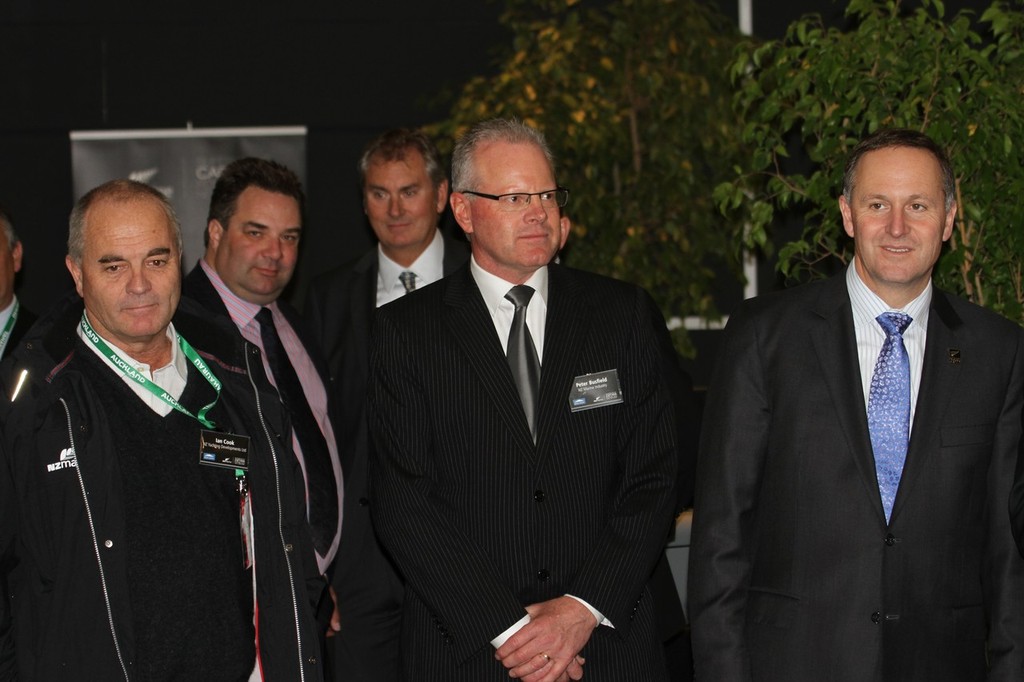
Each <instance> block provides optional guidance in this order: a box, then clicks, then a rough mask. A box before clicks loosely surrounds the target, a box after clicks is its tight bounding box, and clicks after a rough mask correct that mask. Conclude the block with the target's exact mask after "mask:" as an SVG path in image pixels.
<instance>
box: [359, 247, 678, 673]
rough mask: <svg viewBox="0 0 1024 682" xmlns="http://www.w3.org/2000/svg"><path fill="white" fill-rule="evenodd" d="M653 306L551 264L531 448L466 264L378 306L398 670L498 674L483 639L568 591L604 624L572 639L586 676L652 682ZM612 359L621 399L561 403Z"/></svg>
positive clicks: (662, 512)
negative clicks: (583, 406) (400, 586)
mask: <svg viewBox="0 0 1024 682" xmlns="http://www.w3.org/2000/svg"><path fill="white" fill-rule="evenodd" d="M654 310H655V309H654V306H653V304H652V303H651V301H650V298H649V297H648V296H647V294H646V293H645V292H643V291H642V290H640V289H638V288H636V287H633V286H631V285H627V284H624V283H622V282H617V281H615V280H611V279H607V278H604V277H600V276H598V275H592V274H589V273H584V272H580V271H576V270H570V269H567V268H562V267H559V266H557V265H552V266H550V267H549V296H548V312H547V323H546V325H547V328H546V333H545V342H544V343H545V345H544V353H543V361H542V368H541V386H540V397H539V407H538V441H537V444H536V445H535V444H534V442H533V439H532V437H531V435H530V430H529V427H528V426H527V422H526V418H525V416H524V414H523V409H522V404H521V403H520V400H519V395H518V393H517V391H516V388H515V385H514V383H513V380H512V375H511V372H510V370H509V367H508V363H507V360H506V358H505V354H504V352H503V351H502V346H501V343H500V341H499V339H498V337H497V335H496V334H495V332H494V325H493V322H492V321H491V317H490V314H489V313H488V311H487V310H486V308H485V306H484V302H483V298H482V297H481V295H480V292H479V289H478V288H477V286H476V282H475V280H474V279H473V277H472V275H471V274H470V271H469V268H468V267H465V268H462V269H461V270H459V271H458V272H456V273H455V274H453V275H452V276H451V277H448V278H446V279H444V280H442V281H441V282H439V283H437V284H434V285H432V286H429V287H426V288H424V289H423V290H422V291H417V292H414V293H412V294H410V295H408V296H405V297H404V298H402V299H401V300H399V301H396V302H394V303H391V304H388V305H386V306H384V307H382V308H381V309H379V310H378V311H377V319H376V324H375V326H374V339H373V346H372V349H373V350H372V355H371V361H370V366H371V382H370V392H369V397H370V400H369V414H370V428H371V431H372V433H373V435H374V438H375V442H376V450H375V453H374V459H373V460H372V462H371V474H372V483H373V489H374V493H375V496H376V497H375V499H376V502H375V504H374V507H373V512H374V521H375V523H376V524H377V530H378V533H379V535H380V537H381V540H382V541H383V542H384V544H385V546H386V547H387V548H388V549H389V550H390V551H391V553H392V555H393V556H394V557H395V560H396V562H397V564H398V567H399V569H400V570H401V571H402V573H403V574H404V576H405V578H406V580H407V590H406V601H405V613H404V616H403V618H404V621H403V637H402V659H403V670H404V672H405V675H406V677H407V678H408V679H415V680H426V681H429V680H438V681H440V680H444V681H445V682H452V681H455V682H457V681H459V680H465V681H466V682H470V681H471V682H480V681H481V680H507V679H508V673H507V672H506V671H505V669H504V668H503V666H502V665H501V664H500V663H499V662H497V661H496V660H495V658H494V650H493V648H492V646H491V645H490V640H491V639H493V638H494V637H497V636H498V635H499V634H500V633H501V632H503V631H504V630H505V629H507V628H508V627H509V626H511V625H512V624H513V623H515V622H516V621H518V620H519V619H520V618H521V617H522V616H523V615H524V614H525V611H524V606H525V605H528V604H531V603H536V602H540V601H545V600H548V599H552V598H555V597H559V596H561V595H563V594H572V595H574V596H576V597H579V598H581V599H583V600H585V601H587V602H588V603H590V604H591V605H593V606H594V608H596V609H597V610H598V611H600V612H601V613H603V614H604V615H605V616H606V617H607V618H608V619H609V620H610V621H611V622H612V623H613V624H614V626H615V627H614V629H612V628H609V627H606V626H601V627H598V628H597V629H596V630H595V631H594V633H593V635H592V637H591V638H590V641H589V642H588V644H587V646H586V647H584V649H583V652H582V655H583V656H584V657H586V659H587V663H586V674H587V675H588V676H593V679H594V680H651V681H655V680H662V679H664V677H665V669H664V660H663V658H662V654H661V650H660V643H659V641H658V639H657V636H656V633H655V631H654V623H653V614H652V605H651V600H650V596H649V594H648V592H647V589H646V587H645V583H646V581H647V578H648V576H649V574H650V571H651V568H652V566H653V565H654V562H655V560H656V559H657V557H658V555H659V554H660V553H661V551H662V549H663V547H664V542H665V536H666V531H667V528H668V524H669V523H670V522H671V518H672V505H673V502H674V499H673V496H674V486H675V473H676V454H675V450H674V442H673V429H674V425H673V423H672V408H671V405H670V401H669V397H668V393H667V390H666V388H665V386H664V383H663V381H662V376H661V370H660V367H661V364H660V363H661V357H660V355H659V353H658V349H657V343H656V342H655V340H654V331H653V330H654V329H655V321H654V320H652V319H651V316H652V314H653V313H652V311H654ZM425 340H429V342H427V341H425ZM612 369H615V370H617V371H618V378H619V380H620V382H621V387H622V392H623V395H624V396H625V400H624V402H623V403H622V404H618V405H608V406H605V407H599V408H595V409H590V410H585V411H581V412H576V413H573V412H571V411H570V404H569V398H570V391H571V390H572V387H573V380H574V379H575V378H577V377H580V376H583V375H587V374H591V373H594V372H601V371H607V370H612Z"/></svg>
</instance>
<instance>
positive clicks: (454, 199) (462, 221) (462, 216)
mask: <svg viewBox="0 0 1024 682" xmlns="http://www.w3.org/2000/svg"><path fill="white" fill-rule="evenodd" d="M449 202H450V203H451V205H452V215H453V216H455V222H457V223H458V224H459V227H461V228H462V231H463V232H465V233H466V235H467V236H468V235H471V234H473V207H472V206H471V205H470V201H469V199H467V198H466V195H465V194H462V193H461V192H452V196H451V198H450V199H449Z"/></svg>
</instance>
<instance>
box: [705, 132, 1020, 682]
mask: <svg viewBox="0 0 1024 682" xmlns="http://www.w3.org/2000/svg"><path fill="white" fill-rule="evenodd" d="M839 208H840V211H841V213H842V218H843V225H844V227H845V229H846V232H847V234H848V235H849V236H850V237H852V238H853V239H854V258H853V263H851V264H850V265H849V266H848V267H847V268H846V271H845V272H844V273H843V274H842V275H840V276H838V277H834V278H832V279H830V280H826V281H823V282H817V283H814V284H809V285H806V286H802V287H797V288H795V289H791V290H789V291H784V292H780V293H773V294H768V295H766V296H761V297H759V298H757V299H754V300H752V301H748V302H746V303H744V304H743V306H742V307H741V308H740V310H739V311H738V312H737V313H736V314H735V315H733V316H732V318H731V319H730V321H729V324H728V327H727V329H726V331H725V338H724V341H723V345H722V348H721V351H720V354H721V355H720V359H719V362H718V365H717V367H716V370H715V373H714V374H713V376H712V381H711V384H710V390H709V393H708V399H707V405H706V408H705V419H704V429H703V432H702V434H701V448H700V459H699V464H698V470H697V497H696V503H695V505H694V524H693V544H692V547H691V555H690V557H691V559H690V591H689V595H690V598H689V605H690V608H691V613H690V615H691V619H690V622H691V626H692V633H693V651H694V658H695V662H696V679H699V680H729V681H730V682H745V681H756V682H782V681H783V680H784V681H786V682H828V681H829V680H836V681H840V680H842V681H845V680H857V681H858V682H882V681H885V682H936V681H937V680H942V681H945V680H949V681H951V682H952V681H956V682H969V681H971V680H974V681H978V682H980V681H981V680H989V681H990V682H991V681H993V680H1005V681H1007V682H1009V681H1010V680H1020V679H1022V675H1024V672H1022V671H1024V561H1022V559H1021V557H1020V556H1019V555H1018V554H1017V551H1016V549H1015V548H1014V543H1013V537H1012V536H1011V533H1010V526H1009V514H1008V513H1007V501H1008V499H1009V493H1010V484H1011V482H1012V480H1013V472H1014V464H1015V462H1016V460H1017V452H1018V447H1019V444H1020V439H1021V411H1022V400H1024V333H1022V330H1021V329H1020V327H1019V326H1017V325H1016V324H1014V323H1012V322H1010V321H1009V320H1006V319H1004V318H1002V317H999V316H998V315H996V314H995V313H992V312H991V311H988V310H984V309H982V308H980V307H978V306H975V305H973V304H970V303H968V302H966V301H964V300H962V299H960V298H957V297H954V296H951V295H949V294H947V293H945V292H943V291H940V290H938V289H936V288H934V287H933V285H932V279H931V276H932V269H933V267H934V265H935V263H936V261H937V260H938V257H939V253H940V251H941V249H942V244H943V242H945V241H946V240H948V239H949V238H950V236H951V234H952V232H953V225H954V217H955V216H956V213H957V204H956V188H955V181H954V176H953V171H952V168H951V166H950V163H949V160H948V159H947V157H946V154H945V152H944V151H943V150H942V149H940V148H939V147H938V146H937V145H936V144H935V143H934V142H933V141H932V140H931V139H930V138H929V137H927V136H926V135H924V134H922V133H918V132H915V131H910V130H882V131H879V132H877V133H875V134H873V135H871V136H869V137H868V138H866V139H865V140H863V141H862V142H861V143H860V144H859V145H858V146H857V147H856V148H854V150H853V151H852V153H851V155H850V158H849V160H848V162H847V165H846V174H845V177H844V183H843V195H842V196H841V197H840V199H839Z"/></svg>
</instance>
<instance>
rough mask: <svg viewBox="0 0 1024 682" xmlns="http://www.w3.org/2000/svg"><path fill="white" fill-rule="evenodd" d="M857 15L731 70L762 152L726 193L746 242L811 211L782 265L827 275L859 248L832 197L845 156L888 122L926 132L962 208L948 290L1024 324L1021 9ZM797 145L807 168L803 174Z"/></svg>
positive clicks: (719, 192) (792, 271)
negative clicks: (783, 219)
mask: <svg viewBox="0 0 1024 682" xmlns="http://www.w3.org/2000/svg"><path fill="white" fill-rule="evenodd" d="M1017 4H1019V3H1017ZM847 18H848V20H850V22H852V25H853V28H852V29H850V30H847V31H842V30H838V29H827V28H825V27H824V26H822V24H821V22H820V19H818V18H816V17H813V16H812V17H806V18H803V19H801V20H799V21H796V22H795V23H793V24H792V25H791V26H790V27H789V30H788V32H787V34H786V37H785V39H783V40H779V41H773V42H768V43H765V44H761V45H755V44H753V43H749V44H748V45H746V46H745V47H744V48H741V49H740V50H739V51H738V57H737V59H736V60H735V61H734V62H733V64H732V67H731V75H732V79H733V81H734V83H735V84H736V85H737V89H738V94H737V96H736V104H737V108H738V110H739V112H740V114H741V116H742V117H743V118H744V120H745V126H744V129H743V140H744V142H745V143H747V144H749V145H750V146H751V147H752V148H753V150H754V151H753V153H752V154H751V156H750V157H749V159H747V162H746V163H745V164H743V165H742V166H740V167H738V168H737V174H738V178H736V179H734V180H733V181H732V182H730V183H726V184H723V185H721V186H719V187H718V188H717V189H716V192H715V197H716V200H717V201H718V203H719V206H720V207H721V208H722V209H723V210H724V211H725V212H726V213H728V214H729V215H732V216H734V217H736V219H737V220H747V221H749V224H750V231H749V233H748V242H747V243H748V245H751V246H754V247H761V248H767V247H768V246H769V245H770V237H771V235H770V230H771V226H772V225H773V222H774V221H776V219H777V218H778V217H779V216H780V215H782V214H785V213H790V212H793V211H795V212H796V213H797V214H802V217H803V219H804V231H803V235H802V237H801V238H800V239H797V240H795V241H792V242H790V243H788V244H785V245H784V246H783V247H782V248H781V249H780V251H779V263H780V269H781V270H782V272H783V273H784V274H785V275H786V276H788V277H790V278H795V279H801V280H802V279H806V278H807V277H808V276H814V275H815V274H820V273H821V272H823V271H824V270H828V269H829V268H828V267H827V266H828V265H829V264H831V265H835V264H836V263H846V262H848V261H849V259H850V258H851V257H852V254H853V249H852V242H851V241H850V240H849V239H848V238H847V237H846V235H845V233H844V231H843V227H842V221H841V218H840V215H839V210H838V207H837V203H836V201H837V198H838V195H839V192H840V191H841V187H842V172H843V163H844V162H845V157H846V155H847V153H848V152H849V151H850V149H851V148H852V147H853V146H854V145H855V144H856V143H857V142H858V141H859V140H860V139H861V138H862V137H864V136H865V135H867V134H869V133H871V132H873V131H875V130H877V129H879V128H882V127H907V128H913V129H916V130H920V131H923V132H926V133H928V134H929V135H931V136H932V137H933V138H934V139H935V140H936V141H937V142H938V143H939V144H941V145H943V146H944V147H945V148H946V149H947V150H948V151H949V154H950V157H951V160H952V163H953V166H954V172H955V175H956V180H957V196H956V199H957V203H958V205H959V213H958V215H957V225H956V227H955V228H954V233H953V237H952V238H951V240H950V245H949V247H948V248H946V249H945V250H944V251H943V255H942V256H941V258H940V260H939V263H938V265H937V267H936V270H935V277H936V280H937V282H938V284H939V285H940V286H942V287H943V288H946V289H949V290H952V291H956V292H959V293H961V294H963V295H966V296H967V297H969V298H970V299H972V300H974V301H975V302H977V303H979V304H981V305H984V306H987V307H990V308H992V309H994V310H996V311H998V312H1001V313H1002V314H1004V315H1006V316H1007V317H1009V318H1011V319H1014V320H1017V321H1018V322H1024V281H1022V271H1021V268H1022V256H1024V201H1022V200H1021V198H1022V197H1024V164H1022V162H1024V157H1022V150H1024V146H1022V145H1024V106H1022V105H1024V53H1022V46H1024V44H1022V37H1024V14H1022V13H1021V11H1020V9H1019V8H1014V7H1011V6H1010V5H1009V3H1007V2H996V3H994V4H993V5H991V6H990V7H989V8H988V9H987V10H986V11H985V12H984V13H982V15H981V16H980V18H979V19H978V20H976V18H975V15H974V14H973V13H970V12H968V11H963V12H960V13H958V14H957V15H956V16H955V17H953V18H952V19H949V20H947V19H946V17H945V12H944V7H943V5H942V3H941V2H939V1H938V0H924V1H923V2H922V3H921V6H920V7H918V8H917V9H915V10H913V11H907V10H906V9H905V8H904V7H901V5H900V3H899V2H895V1H891V0H890V1H887V2H879V1H877V0H853V1H852V2H850V4H849V6H848V8H847ZM796 148H799V149H800V150H801V153H802V154H803V155H805V156H806V157H807V158H808V159H809V160H810V164H807V165H809V166H810V170H808V171H806V172H805V171H802V170H797V169H795V167H796V166H799V164H794V163H793V161H792V159H791V157H790V152H792V151H794V150H795V149H796Z"/></svg>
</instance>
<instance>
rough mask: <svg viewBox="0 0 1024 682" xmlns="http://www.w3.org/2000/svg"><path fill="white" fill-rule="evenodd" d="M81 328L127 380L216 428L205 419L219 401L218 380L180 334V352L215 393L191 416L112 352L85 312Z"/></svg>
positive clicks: (185, 410) (204, 423)
mask: <svg viewBox="0 0 1024 682" xmlns="http://www.w3.org/2000/svg"><path fill="white" fill-rule="evenodd" d="M81 327H82V331H83V332H84V333H85V338H87V339H89V341H91V342H92V344H93V345H94V346H96V348H98V349H99V350H100V352H101V353H102V354H103V356H104V357H106V358H107V359H108V360H110V363H111V364H112V365H114V367H116V368H118V369H119V370H121V372H123V373H124V375H125V376H127V377H128V378H129V379H131V380H132V381H135V382H136V383H138V384H139V385H140V386H142V387H143V388H145V389H146V390H147V391H149V392H150V393H152V394H153V395H155V396H156V397H157V398H159V399H160V400H162V401H164V402H165V403H167V404H168V405H170V406H171V407H173V408H174V409H175V410H177V411H178V412H181V413H182V414H187V415H188V416H189V417H192V418H193V419H195V420H196V421H198V422H199V423H200V424H202V425H203V426H205V427H206V428H208V429H213V428H216V427H215V425H214V423H213V422H211V421H210V420H208V419H207V418H206V413H207V412H209V411H210V409H211V408H212V407H213V406H214V405H216V404H217V401H218V400H219V399H220V389H221V383H220V379H218V378H217V377H216V376H214V374H213V372H212V371H210V368H209V367H207V365H206V363H205V362H203V359H202V358H201V357H199V354H198V353H197V352H196V351H195V349H194V348H193V347H192V346H191V345H189V342H188V341H186V340H185V337H183V336H182V335H181V334H177V337H178V346H179V347H180V348H181V351H182V352H183V353H184V354H185V357H186V358H188V359H189V361H191V362H192V364H193V365H195V368H196V369H198V370H199V373H200V374H202V375H203V377H204V378H205V379H206V380H207V381H208V382H209V383H210V386H213V390H214V391H215V392H216V396H215V397H214V399H213V401H212V402H211V403H209V404H208V405H204V406H203V407H202V408H200V410H199V412H198V413H196V414H192V413H191V412H189V411H188V409H187V408H185V407H184V406H183V405H182V404H181V403H179V402H178V401H177V400H175V399H174V398H173V397H172V396H171V395H170V394H169V393H168V392H167V391H165V390H164V389H162V388H160V387H159V386H157V385H156V384H155V383H153V382H152V381H150V380H149V379H147V378H146V376H145V375H144V374H142V372H140V371H138V370H137V369H135V368H134V367H132V366H131V365H130V364H128V363H127V362H126V361H124V360H123V359H121V356H119V355H118V354H117V353H116V352H115V351H114V349H112V348H111V347H110V346H108V345H107V343H106V342H105V341H104V340H103V339H101V338H100V336H99V334H97V333H96V332H95V331H94V330H93V328H92V325H90V324H89V320H88V319H87V318H86V315H85V312H83V313H82V323H81Z"/></svg>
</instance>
